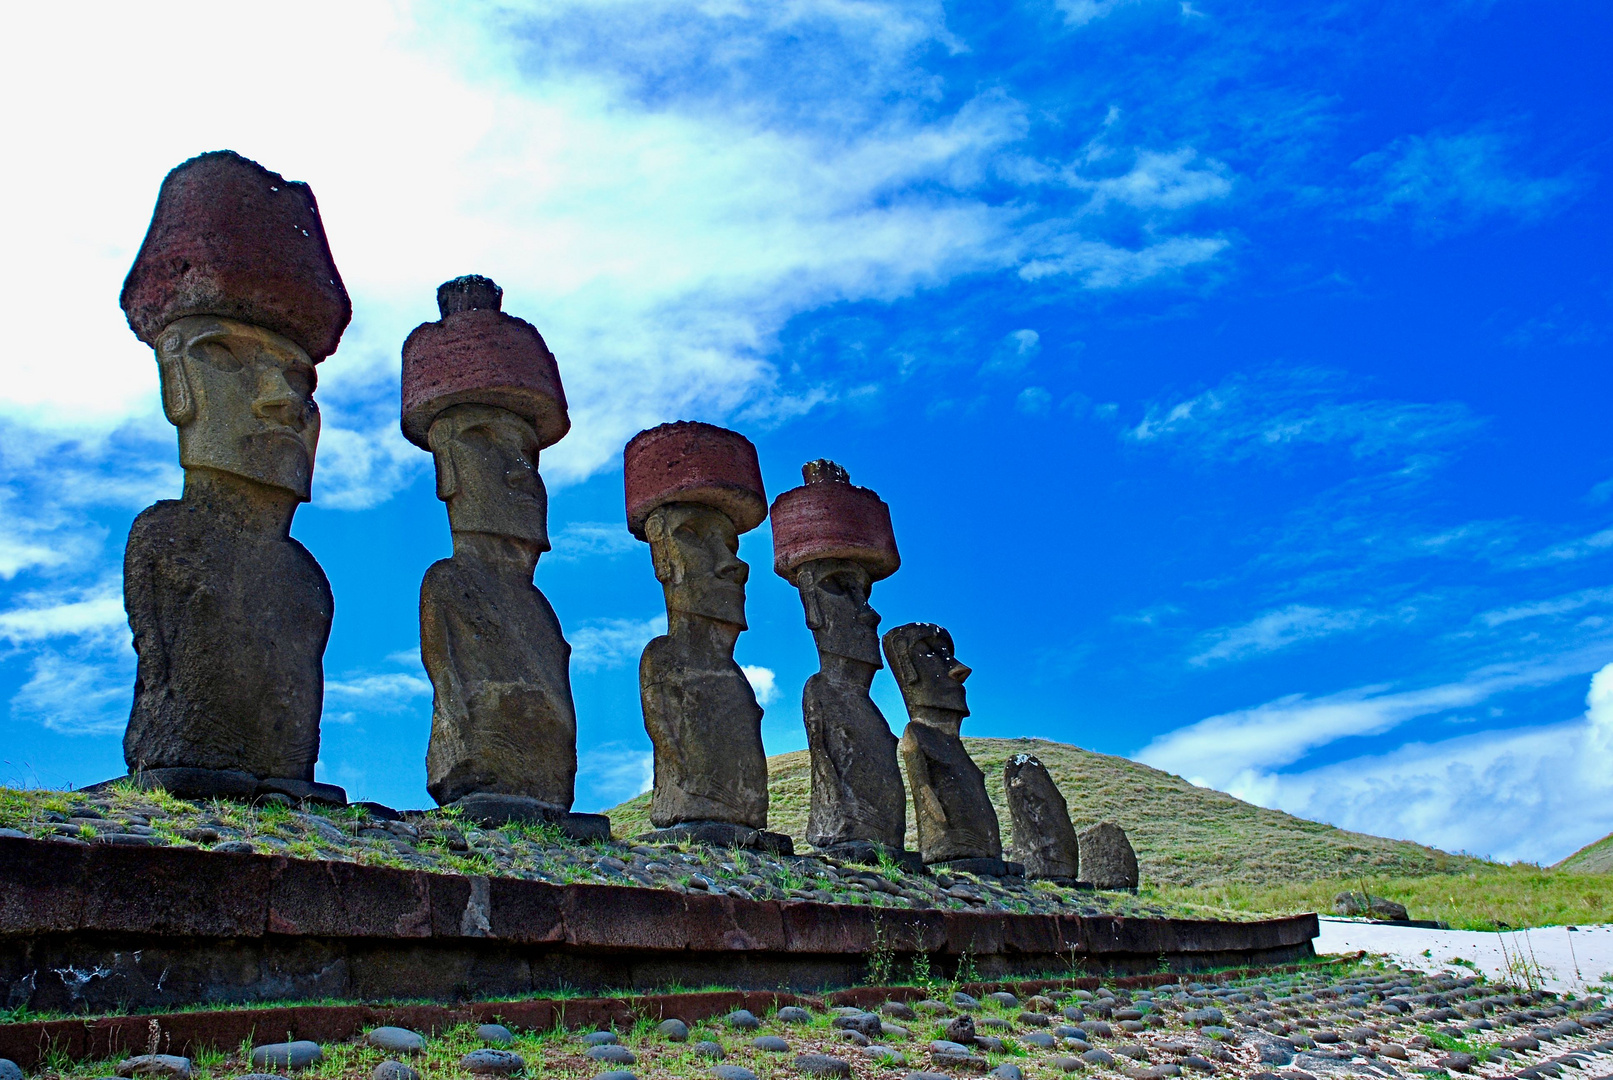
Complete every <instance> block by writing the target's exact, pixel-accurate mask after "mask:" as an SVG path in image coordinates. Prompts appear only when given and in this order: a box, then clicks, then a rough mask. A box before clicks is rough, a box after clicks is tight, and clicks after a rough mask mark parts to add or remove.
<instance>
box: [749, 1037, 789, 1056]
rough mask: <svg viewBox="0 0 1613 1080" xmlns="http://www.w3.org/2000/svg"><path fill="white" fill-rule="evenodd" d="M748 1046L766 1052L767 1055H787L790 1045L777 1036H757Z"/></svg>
mask: <svg viewBox="0 0 1613 1080" xmlns="http://www.w3.org/2000/svg"><path fill="white" fill-rule="evenodd" d="M750 1044H751V1045H752V1046H754V1047H755V1048H756V1049H758V1050H765V1051H767V1052H768V1053H769V1054H787V1053H789V1052H790V1044H789V1043H787V1042H785V1041H784V1040H783V1039H781V1038H779V1037H778V1036H777V1035H758V1036H756V1038H754V1039H752V1040H751V1041H750Z"/></svg>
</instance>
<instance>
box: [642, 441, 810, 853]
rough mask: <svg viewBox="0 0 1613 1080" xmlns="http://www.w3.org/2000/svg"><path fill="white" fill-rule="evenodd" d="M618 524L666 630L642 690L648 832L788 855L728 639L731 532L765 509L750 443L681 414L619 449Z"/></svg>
mask: <svg viewBox="0 0 1613 1080" xmlns="http://www.w3.org/2000/svg"><path fill="white" fill-rule="evenodd" d="M623 472H624V479H625V483H626V487H627V527H628V528H629V529H630V530H631V531H632V533H633V535H634V536H636V537H638V538H639V539H640V540H645V541H648V542H649V545H650V554H651V557H652V558H653V560H654V563H655V576H656V577H657V578H658V579H659V580H660V582H661V586H662V589H663V590H664V592H665V594H666V619H667V632H666V634H665V635H664V636H662V637H658V638H656V639H654V640H653V641H651V642H650V643H649V644H648V645H647V646H645V648H644V656H643V657H642V659H641V660H640V661H639V694H640V698H641V700H642V702H643V706H644V728H645V730H646V731H648V732H649V735H650V741H651V742H652V743H653V744H654V745H655V792H654V795H653V796H652V797H651V801H650V821H651V823H653V824H654V825H655V826H656V827H657V828H658V829H659V830H660V831H659V832H655V833H651V834H649V836H651V837H653V838H656V839H663V840H671V839H677V838H681V837H690V838H693V839H696V840H700V841H702V842H705V843H710V844H717V845H721V846H725V847H754V848H761V849H765V850H769V851H779V852H784V853H790V851H791V849H792V848H791V842H790V838H789V837H787V836H783V835H781V834H779V833H770V832H767V831H766V828H767V756H766V754H765V753H764V752H763V750H762V709H761V707H760V706H759V705H757V704H756V694H755V693H754V692H753V691H752V690H751V685H750V682H749V680H747V679H746V678H745V673H744V672H743V671H741V670H740V668H739V665H738V664H736V663H734V645H735V643H736V642H737V641H738V640H739V635H740V633H741V632H742V631H743V630H744V629H745V582H746V580H747V579H748V578H749V576H750V568H749V567H748V566H746V565H745V563H744V562H743V561H741V560H740V558H739V554H738V552H739V536H740V534H741V533H744V532H748V531H750V530H751V529H754V528H756V526H758V525H760V524H761V523H762V521H763V520H764V519H765V518H766V517H767V493H766V492H765V491H764V490H763V488H762V472H761V467H760V466H759V465H758V464H757V461H756V448H755V447H754V446H752V445H751V443H750V440H749V439H747V438H745V437H744V436H743V435H740V434H739V433H738V432H734V431H729V430H727V429H726V428H720V427H713V426H712V425H710V424H700V423H693V422H687V421H684V422H679V423H675V424H662V425H661V426H660V427H656V428H651V429H650V430H648V431H641V432H639V433H638V434H637V435H635V436H633V439H632V441H630V442H629V443H628V444H627V448H626V450H625V451H623Z"/></svg>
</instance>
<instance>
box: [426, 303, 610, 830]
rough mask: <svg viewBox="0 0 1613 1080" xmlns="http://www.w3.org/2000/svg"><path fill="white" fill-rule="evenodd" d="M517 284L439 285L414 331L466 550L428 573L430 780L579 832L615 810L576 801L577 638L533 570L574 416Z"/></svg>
mask: <svg viewBox="0 0 1613 1080" xmlns="http://www.w3.org/2000/svg"><path fill="white" fill-rule="evenodd" d="M503 295H504V291H503V290H502V289H500V288H499V287H498V286H497V285H496V284H494V283H493V282H492V281H491V280H489V279H488V278H484V277H479V276H475V275H471V276H467V277H460V278H455V279H454V280H452V281H449V282H445V283H444V284H443V285H442V286H440V287H439V288H438V290H437V309H438V313H439V314H440V316H441V318H440V319H439V320H438V321H437V322H431V323H424V324H422V325H421V326H418V327H416V328H415V330H414V331H413V332H412V333H411V334H410V335H409V337H408V340H407V341H405V342H404V345H403V411H402V426H403V433H404V436H405V437H406V438H408V439H410V440H411V441H413V442H414V443H415V444H416V445H418V446H420V447H422V448H423V449H428V450H430V451H431V453H432V456H433V458H434V459H435V462H436V469H437V497H438V498H439V499H441V500H442V501H443V502H444V503H446V504H447V506H448V527H449V530H450V531H451V533H452V534H453V542H454V552H453V555H451V556H450V557H449V558H446V559H441V560H439V561H437V562H436V563H433V564H432V566H431V568H430V569H428V570H427V571H426V576H425V578H424V580H422V581H421V583H420V658H421V661H422V662H423V663H424V664H425V668H426V674H427V675H428V676H430V678H431V685H432V690H433V694H432V709H431V741H430V742H429V744H428V745H427V749H426V790H427V791H429V792H430V793H431V796H432V798H434V799H435V800H437V803H438V804H439V805H443V806H449V805H452V806H456V807H458V808H459V809H460V810H462V811H463V812H464V814H465V816H467V817H469V818H471V819H472V820H475V821H478V822H481V823H483V824H501V823H504V822H508V821H547V822H551V823H553V824H557V825H559V826H560V828H561V829H562V831H564V832H565V833H567V834H568V835H571V836H573V837H576V838H579V839H596V838H608V837H609V836H610V821H609V819H607V818H604V817H602V816H601V815H598V814H573V813H571V812H570V811H571V804H572V799H573V796H574V782H575V779H576V775H577V717H576V710H575V708H574V706H573V704H572V697H571V666H570V665H571V646H570V645H568V644H567V643H566V639H565V637H564V636H563V634H562V633H561V629H560V621H559V619H557V618H556V617H555V613H554V609H553V608H552V607H550V605H549V601H548V599H547V598H545V597H544V595H543V593H541V592H539V591H538V589H537V588H536V587H535V586H534V585H533V583H532V575H533V572H534V571H535V570H536V569H537V564H538V558H539V557H540V556H541V555H542V554H543V553H544V552H545V551H548V550H549V527H548V519H549V498H548V493H547V492H546V491H545V490H544V486H543V478H542V477H541V476H539V475H538V456H539V453H540V452H541V451H542V450H544V449H545V448H547V447H549V446H551V445H553V444H554V443H556V442H558V441H559V440H560V439H561V438H562V437H563V436H564V435H565V434H566V432H567V430H569V428H570V418H569V415H568V413H567V409H566V395H565V390H564V389H563V388H562V386H561V383H560V370H559V367H558V366H557V365H556V363H555V359H554V355H553V354H552V353H551V352H550V351H549V348H548V346H547V345H546V344H544V341H543V337H542V335H541V334H539V333H538V331H537V329H536V328H535V327H533V326H532V325H531V324H530V323H528V322H526V321H524V320H522V319H518V318H515V317H514V316H512V315H507V314H505V313H504V312H503V311H502V310H501V307H502V301H503Z"/></svg>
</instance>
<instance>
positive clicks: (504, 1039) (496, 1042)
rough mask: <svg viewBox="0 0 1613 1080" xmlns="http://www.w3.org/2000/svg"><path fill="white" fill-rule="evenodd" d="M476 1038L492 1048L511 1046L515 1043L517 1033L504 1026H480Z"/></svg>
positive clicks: (477, 1028)
mask: <svg viewBox="0 0 1613 1080" xmlns="http://www.w3.org/2000/svg"><path fill="white" fill-rule="evenodd" d="M476 1037H477V1038H478V1039H480V1040H482V1041H483V1042H484V1043H488V1044H490V1045H492V1046H509V1045H510V1044H511V1043H513V1042H514V1041H515V1033H514V1032H513V1031H511V1030H510V1029H509V1028H507V1027H505V1026H504V1025H503V1024H479V1025H477V1027H476Z"/></svg>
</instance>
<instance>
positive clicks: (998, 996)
mask: <svg viewBox="0 0 1613 1080" xmlns="http://www.w3.org/2000/svg"><path fill="white" fill-rule="evenodd" d="M986 1000H987V1001H995V1002H996V1003H997V1004H999V1005H1001V1006H1003V1007H1004V1008H1007V1009H1017V1008H1019V999H1018V998H1017V997H1015V996H1014V995H1013V994H1010V993H1009V992H1008V991H1006V990H998V991H997V992H996V993H993V994H987V995H986Z"/></svg>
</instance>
